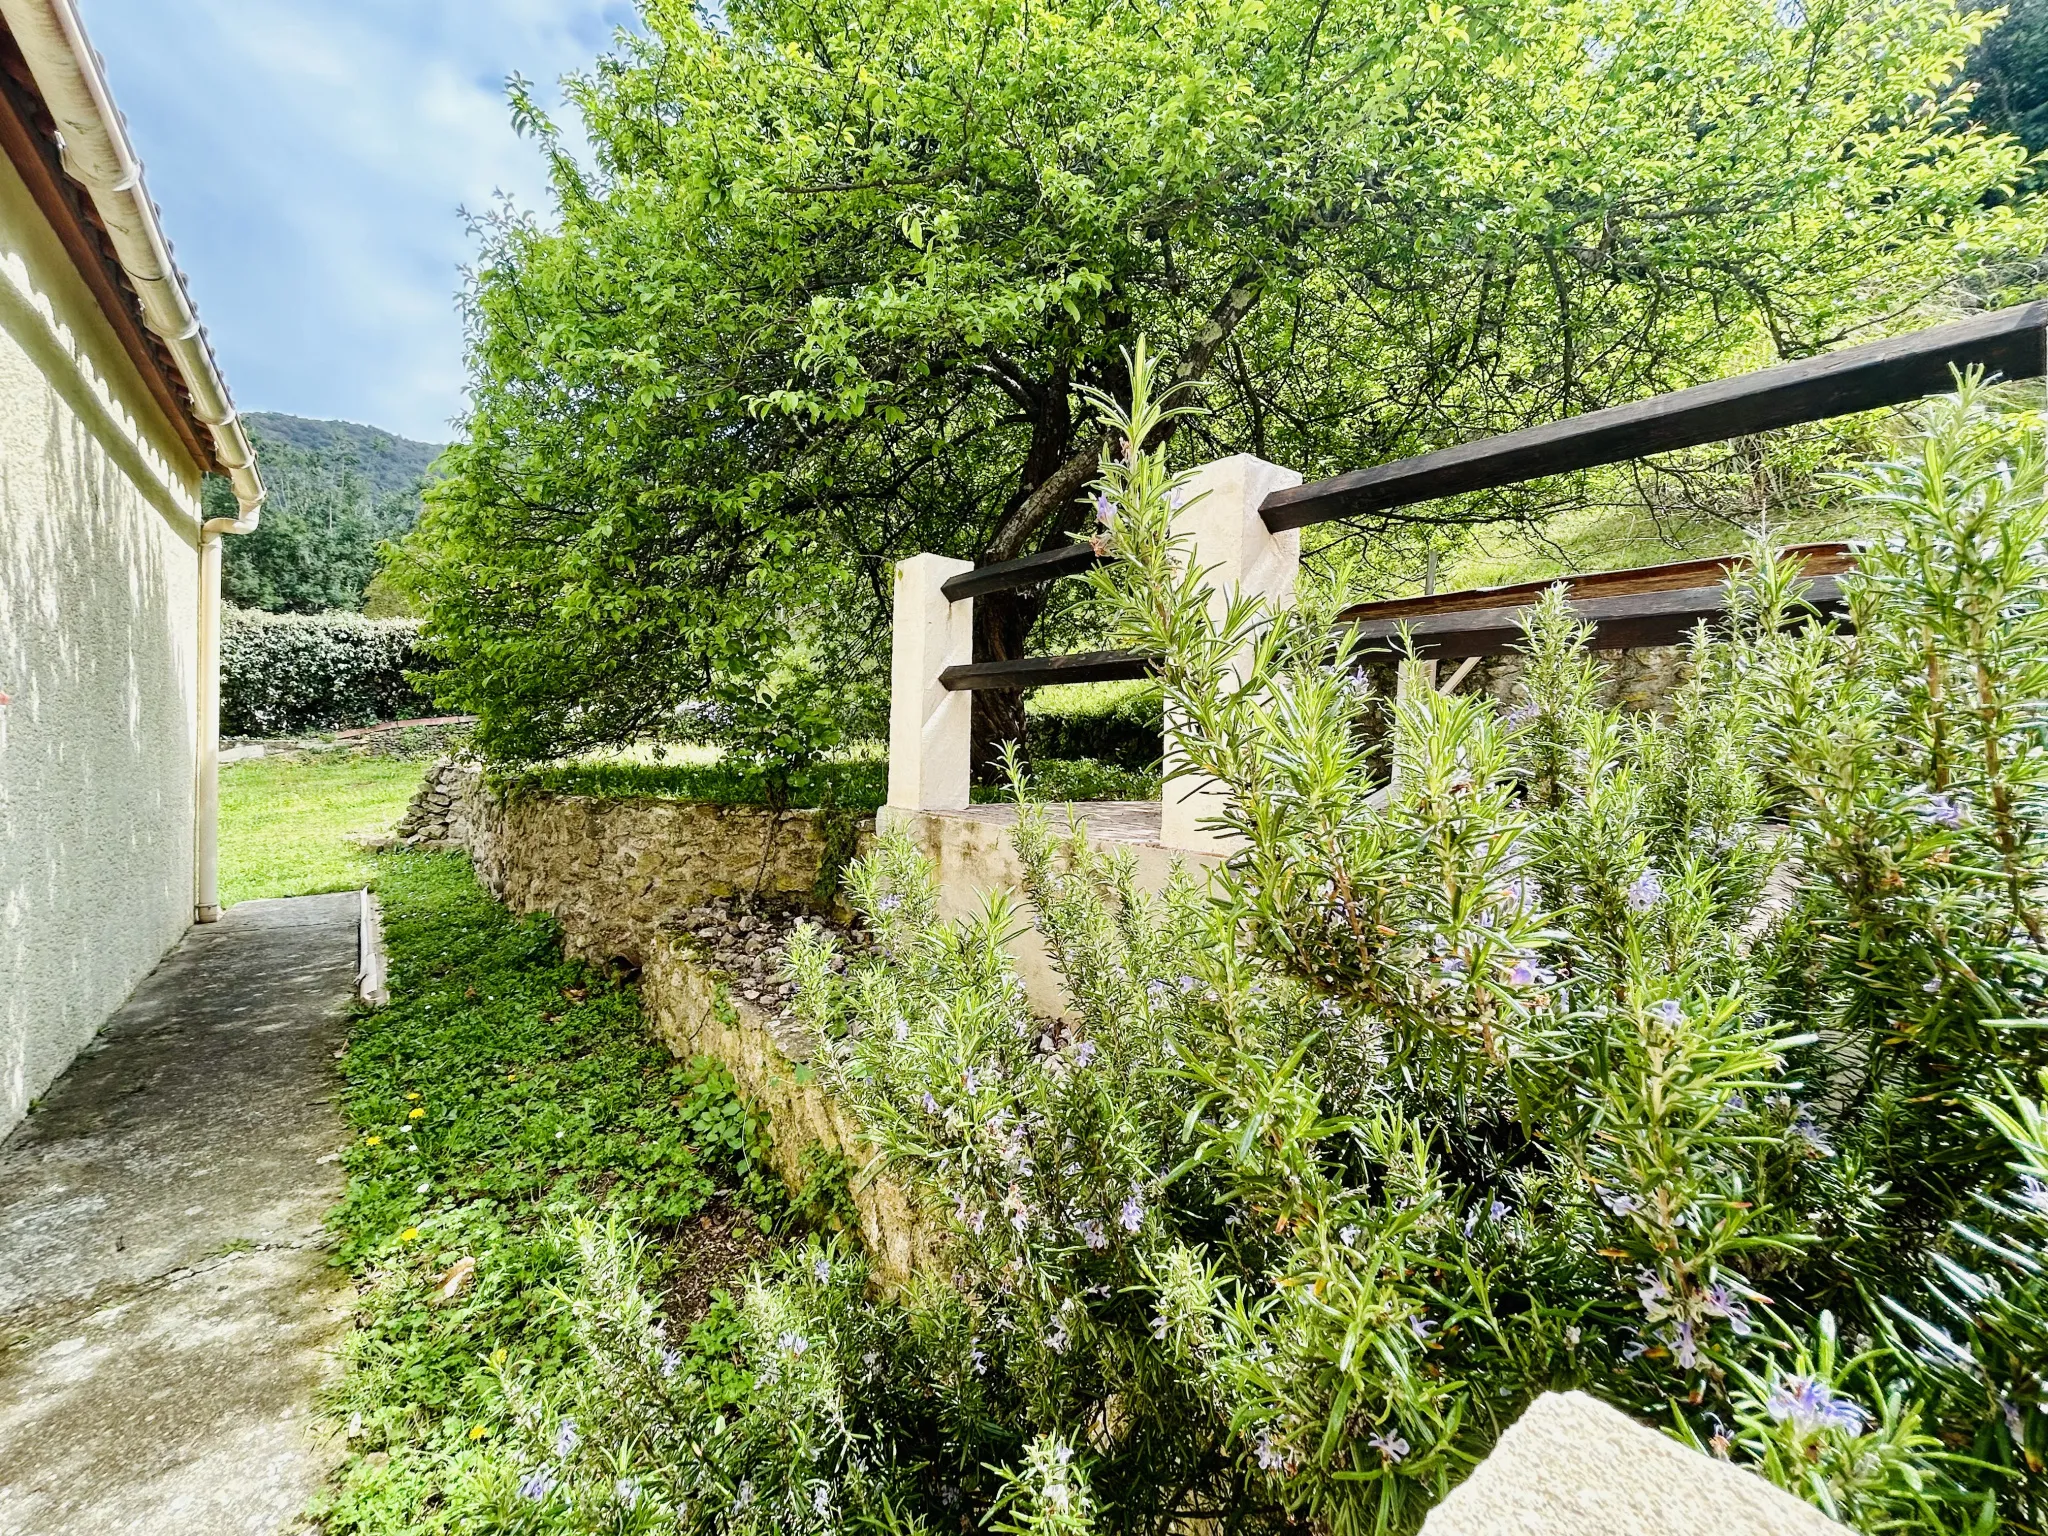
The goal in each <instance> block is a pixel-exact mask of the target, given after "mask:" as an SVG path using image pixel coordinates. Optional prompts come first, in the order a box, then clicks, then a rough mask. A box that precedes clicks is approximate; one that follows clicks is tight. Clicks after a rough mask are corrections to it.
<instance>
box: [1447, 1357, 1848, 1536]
mask: <svg viewBox="0 0 2048 1536" xmlns="http://www.w3.org/2000/svg"><path fill="white" fill-rule="evenodd" d="M1846 1530H1847V1527H1845V1526H1841V1525H1837V1524H1836V1523H1835V1522H1834V1521H1832V1520H1830V1519H1828V1518H1827V1516H1825V1515H1823V1514H1822V1513H1821V1512H1820V1511H1819V1510H1817V1509H1815V1508H1814V1507H1813V1506H1812V1505H1810V1504H1807V1503H1805V1502H1803V1501H1801V1500H1799V1499H1795V1498H1794V1497H1793V1496H1792V1495H1791V1494H1789V1493H1786V1492H1785V1491H1784V1490H1782V1489H1780V1488H1776V1487H1773V1486H1772V1485H1771V1484H1769V1483H1767V1482H1765V1481H1764V1480H1763V1479H1762V1478H1761V1477H1759V1476H1757V1475H1756V1474H1755V1473H1754V1472H1747V1471H1744V1470H1743V1469H1742V1468H1740V1467H1736V1466H1731V1465H1730V1464H1729V1463H1727V1462H1725V1461H1717V1460H1715V1459H1714V1458H1713V1457H1711V1456H1704V1455H1702V1454H1700V1453H1699V1452H1698V1451H1694V1450H1690V1449H1688V1448H1687V1447H1685V1446H1683V1445H1680V1444H1679V1443H1678V1442H1677V1441H1676V1440H1673V1439H1672V1438H1671V1437H1670V1436H1668V1435H1663V1434H1660V1433H1658V1432H1657V1431H1656V1430H1654V1429H1649V1428H1647V1427H1645V1426H1644V1425H1641V1424H1638V1423H1637V1422H1636V1421H1635V1420H1633V1419H1631V1418H1629V1417H1628V1415H1626V1414H1624V1413H1621V1412H1618V1411H1617V1410H1615V1409H1613V1408H1610V1407H1608V1406H1607V1405H1606V1404H1605V1403H1602V1402H1599V1401H1597V1400H1596V1399H1594V1398H1591V1397H1588V1396H1586V1395H1585V1394H1584V1393H1583V1392H1546V1393H1544V1395H1543V1396H1541V1397H1539V1398H1537V1399H1536V1401H1535V1402H1534V1403H1532V1404H1530V1405H1529V1408H1528V1411H1527V1412H1525V1413H1524V1414H1523V1415H1522V1416H1521V1418H1520V1419H1518V1420H1516V1421H1515V1423H1514V1424H1513V1425H1512V1426H1511V1427H1510V1428H1509V1430H1508V1432H1507V1433H1506V1434H1504V1435H1502V1436H1501V1438H1500V1443H1499V1444H1498V1445H1496V1446H1495V1447H1494V1448H1493V1454H1492V1455H1490V1456H1488V1457H1487V1458H1486V1460H1484V1461H1482V1462H1481V1463H1480V1464H1479V1466H1478V1467H1477V1468H1476V1469H1474V1471H1473V1473H1472V1475H1471V1476H1470V1477H1468V1478H1466V1479H1465V1481H1464V1482H1462V1483H1460V1484H1459V1485H1458V1486H1457V1487H1456V1488H1453V1489H1452V1490H1451V1492H1450V1494H1449V1496H1448V1497H1447V1498H1445V1500H1444V1501H1443V1502H1442V1503H1441V1504H1439V1505H1437V1507H1436V1508H1435V1509H1433V1510H1431V1511H1430V1513H1429V1518H1428V1519H1426V1520H1425V1521H1423V1523H1422V1536H1844V1533H1845V1531H1846Z"/></svg>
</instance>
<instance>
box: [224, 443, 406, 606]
mask: <svg viewBox="0 0 2048 1536" xmlns="http://www.w3.org/2000/svg"><path fill="white" fill-rule="evenodd" d="M244 420H245V421H246V422H247V424H248V428H249V439H250V441H251V442H252V443H254V444H255V446H256V460H257V463H258V464H259V465H260V466H261V467H262V470H263V482H264V485H265V486H266V487H267V488H268V489H269V492H270V500H269V502H268V504H267V505H266V506H265V507H264V509H263V522H262V525H261V526H260V527H259V528H258V529H257V530H256V531H255V532H254V533H253V534H249V535H247V536H245V537H242V538H234V539H229V540H228V542H227V549H226V551H225V553H224V554H223V556H222V560H223V564H222V568H221V585H222V590H223V591H224V592H225V593H226V595H227V598H228V601H229V602H232V603H234V604H236V605H237V606H240V607H245V608H267V609H269V610H271V611H272V612H273V613H320V612H324V611H327V610H332V609H356V608H362V607H363V606H364V605H365V600H366V598H367V599H371V602H370V606H371V607H372V609H373V610H375V611H384V612H389V611H394V610H391V609H389V608H388V607H385V606H384V605H383V604H381V603H380V602H378V601H377V600H375V596H374V594H372V593H371V591H370V588H371V584H372V582H373V580H374V578H375V577H376V574H377V568H378V563H379V558H380V556H379V550H380V549H381V548H382V546H383V545H384V544H385V542H386V541H388V540H392V539H399V538H403V537H404V536H405V535H406V534H407V533H408V532H410V531H411V529H412V526H413V524H414V523H416V522H417V521H419V515H420V490H421V487H422V486H423V485H424V484H425V482H426V481H427V479H428V478H429V477H430V476H431V474H432V466H433V463H434V461H435V460H436V459H438V458H440V456H441V452H442V449H443V448H444V447H446V444H443V443H419V442H414V441H413V440H412V439H411V438H408V437H400V436H399V435H398V434H397V433H395V432H386V431H384V430H383V429H382V428H380V427H366V426H361V425H359V424H357V423H356V422H353V421H315V420H312V419H310V418H308V417H305V416H286V415H284V414H283V413H281V412H277V411H251V412H250V413H249V414H248V415H247V416H246V417H245V418H244ZM206 506H207V515H208V516H210V517H231V516H233V515H234V511H235V503H234V495H233V492H232V491H230V490H229V488H228V484H227V482H226V481H225V480H222V479H219V478H218V477H215V478H213V479H211V480H209V481H208V484H207V488H206ZM387 597H389V598H390V599H391V600H392V601H402V600H401V599H398V598H396V595H395V594H387Z"/></svg>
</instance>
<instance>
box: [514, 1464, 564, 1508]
mask: <svg viewBox="0 0 2048 1536" xmlns="http://www.w3.org/2000/svg"><path fill="white" fill-rule="evenodd" d="M560 1481H561V1479H560V1478H559V1477H557V1476H556V1475H555V1469H554V1468H553V1467H535V1468H534V1469H533V1470H532V1471H531V1472H529V1473H527V1474H526V1476H525V1477H523V1478H521V1479H520V1480H519V1497H521V1498H522V1499H525V1500H526V1501H527V1502H528V1503H529V1504H538V1503H540V1502H541V1501H542V1500H544V1499H546V1498H547V1496H548V1495H549V1494H551V1493H553V1492H554V1491H555V1485H556V1484H557V1483H559V1482H560Z"/></svg>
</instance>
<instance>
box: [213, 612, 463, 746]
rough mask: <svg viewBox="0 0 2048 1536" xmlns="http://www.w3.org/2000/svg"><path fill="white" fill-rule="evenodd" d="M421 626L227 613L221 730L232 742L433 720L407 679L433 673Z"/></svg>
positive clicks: (327, 616) (329, 616)
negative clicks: (242, 738) (379, 723)
mask: <svg viewBox="0 0 2048 1536" xmlns="http://www.w3.org/2000/svg"><path fill="white" fill-rule="evenodd" d="M419 629H420V626H419V621H418V620H417V619H366V618H364V617H363V616H362V615H361V614H357V613H315V614H298V613H262V612H259V611H257V610H255V609H249V608H229V609H227V610H226V612H225V613H224V614H223V616H222V622H221V635H220V724H221V731H222V733H223V734H225V735H229V736H285V735H290V734H292V733H293V732H296V731H317V730H330V729H335V728H338V727H342V726H351V725H369V724H372V723H373V722H375V721H379V720H405V719H410V718H412V717H415V716H419V715H425V714H431V713H432V712H433V701H432V700H431V699H429V698H428V697H427V696H426V695H424V694H422V693H421V692H420V691H419V690H418V689H416V688H414V687H413V685H412V684H411V683H409V682H408V681H407V680H406V673H407V672H419V671H424V670H429V669H431V667H432V665H433V662H432V660H431V659H430V658H429V657H428V656H427V654H426V653H425V652H424V651H422V650H421V649H420V648H419Z"/></svg>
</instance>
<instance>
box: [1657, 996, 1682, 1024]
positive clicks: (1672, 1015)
mask: <svg viewBox="0 0 2048 1536" xmlns="http://www.w3.org/2000/svg"><path fill="white" fill-rule="evenodd" d="M1650 1011H1651V1012H1652V1013H1654V1014H1656V1015H1657V1017H1658V1018H1660V1019H1662V1020H1663V1021H1664V1022H1665V1023H1666V1024H1676V1023H1677V1022H1678V1021H1679V1020H1680V1019H1682V1018H1684V1017H1685V1005H1684V1004H1683V1003H1681V1002H1679V1000H1678V999H1677V998H1675V997H1667V998H1665V999H1664V1001H1662V1002H1661V1003H1659V1004H1658V1005H1657V1006H1656V1007H1655V1008H1652V1009H1651V1010H1650Z"/></svg>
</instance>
